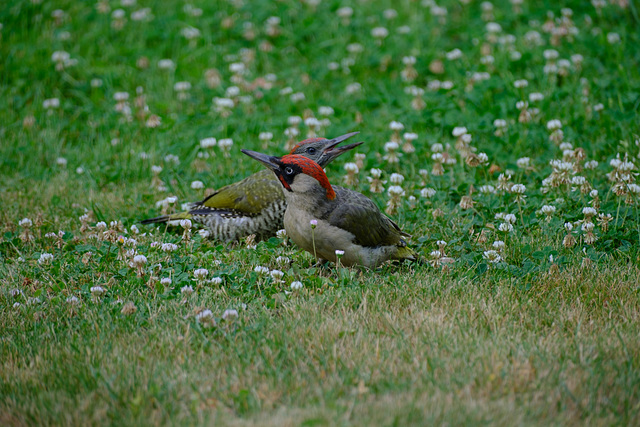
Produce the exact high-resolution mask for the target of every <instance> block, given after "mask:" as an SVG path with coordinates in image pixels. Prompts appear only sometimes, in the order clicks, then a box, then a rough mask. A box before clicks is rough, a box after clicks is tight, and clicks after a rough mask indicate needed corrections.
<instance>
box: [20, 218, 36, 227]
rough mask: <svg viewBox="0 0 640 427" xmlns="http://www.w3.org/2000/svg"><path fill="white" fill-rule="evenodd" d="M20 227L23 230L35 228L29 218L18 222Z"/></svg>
mask: <svg viewBox="0 0 640 427" xmlns="http://www.w3.org/2000/svg"><path fill="white" fill-rule="evenodd" d="M18 225H19V226H20V227H23V228H29V227H31V226H33V221H31V220H30V219H29V218H22V219H21V220H20V221H18Z"/></svg>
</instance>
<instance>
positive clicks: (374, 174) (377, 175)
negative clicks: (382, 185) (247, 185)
mask: <svg viewBox="0 0 640 427" xmlns="http://www.w3.org/2000/svg"><path fill="white" fill-rule="evenodd" d="M369 173H370V174H371V177H373V178H375V179H378V178H380V177H381V176H382V169H376V168H372V169H371V170H370V171H369Z"/></svg>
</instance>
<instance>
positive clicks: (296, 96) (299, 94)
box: [289, 92, 317, 126]
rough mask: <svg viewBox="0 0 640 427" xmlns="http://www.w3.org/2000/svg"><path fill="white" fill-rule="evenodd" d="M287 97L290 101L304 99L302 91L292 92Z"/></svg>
mask: <svg viewBox="0 0 640 427" xmlns="http://www.w3.org/2000/svg"><path fill="white" fill-rule="evenodd" d="M289 98H290V99H291V102H300V101H304V99H305V96H304V93H302V92H296V93H292V94H291V95H290V96H289ZM315 120H317V119H315ZM305 122H306V120H305ZM307 126H309V125H308V124H307Z"/></svg>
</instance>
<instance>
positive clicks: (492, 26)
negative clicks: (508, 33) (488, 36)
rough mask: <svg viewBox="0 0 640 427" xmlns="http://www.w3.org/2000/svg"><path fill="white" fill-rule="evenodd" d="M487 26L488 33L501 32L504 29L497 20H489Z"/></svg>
mask: <svg viewBox="0 0 640 427" xmlns="http://www.w3.org/2000/svg"><path fill="white" fill-rule="evenodd" d="M485 28H486V29H487V32H488V33H499V32H501V31H502V27H501V26H500V24H498V23H497V22H487V25H486V26H485Z"/></svg>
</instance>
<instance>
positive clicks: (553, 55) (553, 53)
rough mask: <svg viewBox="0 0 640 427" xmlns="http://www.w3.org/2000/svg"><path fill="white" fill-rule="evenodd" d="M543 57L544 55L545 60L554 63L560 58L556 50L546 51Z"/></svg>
mask: <svg viewBox="0 0 640 427" xmlns="http://www.w3.org/2000/svg"><path fill="white" fill-rule="evenodd" d="M543 55H544V59H546V60H547V61H552V60H554V59H557V58H558V56H560V54H559V53H558V51H557V50H555V49H545V51H544V52H543Z"/></svg>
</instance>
